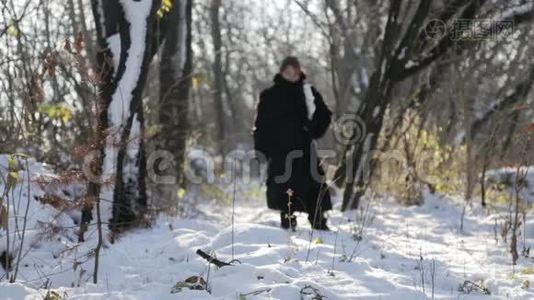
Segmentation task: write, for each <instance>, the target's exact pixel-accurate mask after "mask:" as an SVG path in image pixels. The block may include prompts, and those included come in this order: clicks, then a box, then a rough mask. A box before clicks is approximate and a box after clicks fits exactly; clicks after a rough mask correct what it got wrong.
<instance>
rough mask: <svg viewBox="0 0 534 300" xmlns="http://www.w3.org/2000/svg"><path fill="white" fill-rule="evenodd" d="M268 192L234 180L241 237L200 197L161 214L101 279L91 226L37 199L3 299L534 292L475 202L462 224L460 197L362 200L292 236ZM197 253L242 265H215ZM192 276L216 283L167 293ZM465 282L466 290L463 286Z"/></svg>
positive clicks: (227, 215)
mask: <svg viewBox="0 0 534 300" xmlns="http://www.w3.org/2000/svg"><path fill="white" fill-rule="evenodd" d="M0 163H1V162H0ZM34 187H35V186H34ZM20 188H21V190H18V191H15V194H16V193H17V192H20V195H22V197H23V198H24V197H25V196H24V193H25V192H24V191H25V185H24V184H22V185H21V186H20ZM35 188H36V187H35ZM260 188H261V185H260V184H252V185H250V186H239V185H238V192H237V195H238V197H237V198H238V199H237V201H236V210H235V224H234V234H233V240H234V243H233V245H232V224H231V216H232V208H231V205H220V204H218V203H216V202H210V201H208V200H204V201H202V202H201V203H199V205H198V209H200V210H201V211H202V212H203V213H204V215H203V217H201V218H197V219H180V218H176V217H169V216H160V217H159V218H158V219H157V220H156V222H155V224H154V226H153V227H152V228H150V229H137V230H132V231H129V232H127V233H125V234H123V235H122V236H120V237H119V239H118V240H117V241H116V242H115V243H114V244H108V245H107V247H106V248H105V249H104V250H103V252H102V253H101V264H100V266H101V269H100V272H99V283H98V284H97V285H94V284H92V283H90V282H91V274H92V269H93V258H92V256H91V249H92V247H94V236H95V232H94V231H91V232H90V234H89V235H88V239H89V241H88V242H86V243H82V244H78V243H77V242H76V239H75V234H74V233H75V231H74V230H75V227H76V226H74V223H71V224H70V225H69V222H72V221H70V220H72V218H66V217H65V218H52V216H53V213H52V212H53V210H52V209H50V207H47V206H46V205H42V204H35V203H34V204H32V206H31V207H30V216H32V221H31V222H29V224H28V229H29V231H28V235H27V242H26V243H25V248H24V249H23V250H24V251H23V253H25V255H24V258H23V259H22V263H21V269H20V270H19V278H18V282H17V283H15V284H9V283H7V282H6V280H5V278H4V279H3V280H2V281H1V282H0V299H43V296H44V295H46V294H47V292H48V291H49V290H51V291H55V292H56V293H57V294H58V295H60V296H62V297H64V298H65V299H158V300H159V299H239V300H242V299H284V300H286V299H320V298H313V297H314V296H317V295H322V296H324V299H403V300H405V299H426V298H429V299H431V298H432V297H434V298H436V299H452V298H458V299H492V298H493V299H532V298H534V290H533V289H534V287H529V285H530V281H532V280H533V279H534V268H533V266H532V263H533V260H532V259H530V258H526V257H523V256H521V257H520V259H519V263H518V265H516V266H515V267H514V266H512V265H511V256H510V254H509V252H508V248H509V246H508V244H506V243H504V242H503V240H502V238H501V236H500V228H499V226H500V224H501V223H502V220H501V219H500V217H499V215H497V214H490V215H487V214H486V213H485V212H484V211H483V210H482V209H480V208H479V207H477V206H476V205H475V208H468V209H467V212H466V216H465V220H464V228H463V230H462V231H461V230H460V229H459V228H460V216H461V212H462V206H461V200H460V199H450V198H447V199H442V198H440V197H438V196H435V195H430V194H427V195H426V196H425V204H424V205H423V206H421V207H404V206H400V205H398V204H396V202H395V201H393V200H392V199H383V198H374V199H371V200H369V199H366V201H364V203H363V204H362V205H361V206H362V210H360V211H358V212H352V213H349V214H344V215H343V214H341V213H340V212H339V211H338V210H335V211H333V212H331V213H330V218H329V226H330V227H331V228H332V230H333V231H332V232H317V231H314V232H313V236H311V237H310V234H311V233H312V232H311V231H310V227H309V225H308V223H307V220H306V216H305V215H304V214H302V215H299V216H298V223H299V225H298V228H297V230H296V232H289V231H286V230H282V229H280V228H279V227H278V223H279V215H278V214H277V213H275V212H272V211H269V210H267V209H266V208H265V203H264V199H263V198H262V196H263V194H262V193H261V191H260V193H257V192H258V190H259V189H260ZM36 189H37V190H38V188H36ZM1 190H3V186H2V185H0V191H1ZM251 190H253V191H254V192H250V191H251ZM229 192H231V191H229ZM255 194H256V195H260V196H251V195H255ZM335 198H336V200H338V199H337V197H335ZM369 201H371V202H369ZM338 205H339V203H338ZM19 212H20V211H19ZM74 219H75V218H74ZM37 220H39V221H40V222H38V221H37ZM50 222H52V223H53V224H57V225H58V226H59V225H61V226H63V227H67V228H65V229H64V230H58V231H57V232H56V233H55V234H54V235H52V236H47V237H43V235H42V234H41V233H42V232H43V230H42V229H39V224H41V225H40V226H41V227H42V226H43V224H47V223H50ZM54 222H55V223H54ZM362 224H365V225H364V226H362ZM496 224H497V225H496ZM68 226H71V227H72V228H69V227H68ZM529 229H532V230H529ZM1 239H2V240H3V239H5V235H3V236H2V237H1ZM310 241H311V242H310ZM525 241H526V245H527V247H528V246H529V245H531V244H532V243H534V218H530V217H529V218H528V219H527V226H526V239H525ZM0 246H2V247H5V244H1V245H0ZM522 247H523V236H521V238H520V243H519V250H520V251H521V249H522ZM197 249H202V250H203V251H205V252H207V253H210V254H214V255H215V256H216V257H217V258H218V259H220V260H222V261H225V262H230V261H232V259H235V261H234V262H233V265H232V266H225V267H222V268H216V267H214V266H213V265H211V267H210V266H208V263H207V261H206V260H204V259H203V258H201V257H200V256H198V255H197V254H196V253H195V252H196V251H197ZM0 251H2V249H0ZM232 253H233V255H232ZM2 272H3V270H1V269H0V276H1V275H2ZM191 276H200V277H202V278H203V279H204V280H205V281H206V282H207V289H208V291H206V290H190V289H188V288H182V289H181V290H180V289H175V290H174V291H173V292H174V293H171V290H172V289H173V287H174V286H175V285H176V284H177V283H178V282H183V281H184V280H185V279H187V278H189V277H191ZM466 281H467V285H466V286H465V288H464V290H469V293H468V291H464V292H461V291H459V286H460V285H463V284H464V283H465V282H466ZM477 286H478V287H483V288H486V289H487V290H488V291H489V292H490V293H491V294H490V295H484V293H483V292H482V291H481V289H479V288H477ZM43 287H48V288H43Z"/></svg>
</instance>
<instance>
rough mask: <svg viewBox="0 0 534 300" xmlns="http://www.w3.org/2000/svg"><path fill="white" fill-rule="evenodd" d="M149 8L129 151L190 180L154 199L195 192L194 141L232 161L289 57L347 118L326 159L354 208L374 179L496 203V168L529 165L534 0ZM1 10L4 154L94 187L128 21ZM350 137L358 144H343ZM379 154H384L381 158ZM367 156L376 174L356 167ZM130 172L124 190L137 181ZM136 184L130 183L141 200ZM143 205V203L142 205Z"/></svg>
mask: <svg viewBox="0 0 534 300" xmlns="http://www.w3.org/2000/svg"><path fill="white" fill-rule="evenodd" d="M104 2H105V1H104ZM113 3H115V4H113ZM98 5H102V6H104V9H103V11H101V13H102V15H101V16H100V21H99V20H95V11H97V12H98ZM106 5H107V6H106ZM113 5H115V6H113ZM150 5H151V11H152V12H153V14H151V15H150V16H149V18H148V19H147V22H148V23H147V24H148V25H147V26H148V27H149V28H150V30H148V31H147V32H146V33H145V34H146V40H147V41H148V40H150V41H152V43H151V45H150V46H151V48H150V51H147V52H150V54H149V55H147V56H146V57H145V60H144V61H143V64H142V65H140V66H141V67H140V68H141V71H139V70H137V71H136V70H134V71H133V73H131V72H132V71H128V70H127V68H129V66H123V65H122V63H123V62H118V61H117V62H115V63H114V66H115V69H116V70H117V69H120V68H121V67H124V68H125V69H126V71H124V72H125V74H130V75H131V74H134V75H133V76H139V77H138V78H137V79H139V80H138V81H136V82H137V84H138V87H139V88H138V89H137V90H136V92H135V93H140V94H139V95H137V96H135V95H134V96H133V98H132V99H133V100H132V102H131V103H136V101H139V103H141V105H140V106H139V107H137V106H134V104H132V106H131V113H132V114H133V113H134V111H135V112H137V114H136V118H138V119H139V120H140V121H141V125H140V127H141V133H140V136H142V142H137V143H139V144H138V145H137V146H136V147H137V148H135V147H134V148H133V149H134V150H133V151H134V152H135V151H138V152H139V151H141V152H139V153H142V152H144V153H145V154H133V156H128V155H127V156H128V157H129V158H132V159H134V160H135V165H136V166H138V167H139V166H140V165H141V166H143V165H144V164H143V163H140V161H143V160H146V153H149V154H150V153H153V152H154V151H155V150H158V149H160V150H161V149H163V150H167V151H170V152H171V153H172V156H173V157H172V158H173V159H174V160H175V162H174V167H173V168H174V169H173V170H170V171H169V170H167V172H170V173H171V174H175V175H177V176H178V178H179V180H178V181H177V182H176V183H175V184H174V185H172V188H171V190H170V192H169V190H168V188H163V190H162V189H161V188H160V187H158V184H155V183H154V182H151V181H150V180H146V185H148V188H147V189H148V194H149V195H158V194H157V193H163V194H160V195H164V196H163V197H153V199H152V201H153V202H150V201H149V202H150V203H152V204H153V205H156V206H157V205H159V204H158V203H157V201H171V200H172V199H174V198H176V195H180V191H181V189H182V188H185V189H186V190H187V187H186V185H187V184H186V183H184V180H183V172H184V171H183V168H182V166H183V160H184V156H185V157H186V158H187V153H189V152H190V151H193V150H198V149H203V151H206V153H210V154H211V155H213V156H214V157H222V155H224V154H226V153H228V152H231V151H233V150H235V149H244V150H247V149H251V148H252V145H251V143H252V139H251V128H252V123H253V120H254V114H255V113H254V111H255V104H256V101H257V97H258V94H259V92H260V91H261V90H262V89H264V88H266V87H268V86H269V85H270V84H271V83H272V78H273V76H274V75H275V73H276V72H277V71H278V65H279V62H280V60H281V59H282V58H283V57H284V56H286V55H290V54H291V55H295V56H297V57H299V58H300V60H301V62H302V65H303V66H304V69H305V71H306V73H307V74H308V80H309V81H310V82H312V84H313V85H314V86H316V87H317V89H318V90H319V91H321V93H322V94H323V95H324V98H325V99H326V101H327V104H328V105H329V106H330V108H331V109H332V110H333V111H334V113H335V117H336V120H338V122H337V123H336V124H335V126H332V130H330V132H329V133H328V134H327V136H326V137H324V138H323V140H321V141H320V147H319V148H321V149H333V150H335V151H336V153H337V155H336V157H330V158H328V159H327V160H325V163H327V165H328V166H329V168H328V169H329V173H328V176H329V180H330V181H332V182H333V183H334V184H336V185H338V186H339V187H344V190H343V191H344V192H343V193H344V194H343V205H342V208H343V209H347V208H355V207H357V205H358V199H359V197H360V196H361V194H362V193H364V191H365V190H366V188H367V187H368V186H369V185H372V186H373V189H372V190H373V192H377V193H391V194H393V195H397V196H398V199H399V200H400V201H403V202H406V203H407V204H414V203H419V202H420V201H422V198H421V191H422V190H423V189H424V188H429V189H430V190H432V191H438V192H444V193H460V194H463V195H465V197H466V199H471V198H473V195H477V196H478V195H482V199H483V200H482V201H483V202H484V203H485V202H486V198H488V197H490V198H491V197H493V198H491V199H497V198H498V197H497V196H495V195H493V196H492V195H489V196H487V195H486V194H487V189H488V187H487V186H486V185H487V184H488V183H487V180H486V175H485V173H486V171H487V170H490V169H495V168H501V167H506V166H518V165H527V164H528V163H531V162H532V159H533V153H534V151H533V148H532V143H531V134H532V127H533V125H532V117H533V110H532V109H533V106H532V95H533V92H532V84H533V81H534V63H533V61H532V57H533V55H534V43H533V42H532V41H533V37H534V35H533V33H534V27H533V26H532V19H533V10H532V2H531V1H525V0H513V1H505V0H502V1H501V0H496V1H485V0H436V1H398V0H392V1H367V0H346V1H345V0H343V1H333V0H278V1H251V0H226V1H222V0H198V1H191V0H174V1H170V0H164V1H162V2H160V1H150ZM114 8H115V9H118V10H119V11H114ZM1 13H2V16H1V20H0V89H1V93H0V129H1V130H0V142H1V147H0V152H2V153H16V152H24V153H27V154H29V155H31V156H33V157H35V158H36V159H37V160H38V161H42V162H46V163H49V164H51V165H53V166H54V168H55V169H56V171H57V172H58V173H63V174H70V175H69V176H70V179H69V180H78V181H82V182H83V181H84V180H85V178H83V176H84V175H81V174H82V172H81V170H82V165H83V163H84V159H86V158H87V155H88V153H90V152H91V151H93V150H95V149H96V150H98V149H103V148H105V147H104V146H103V145H102V139H103V135H102V133H104V135H105V134H106V133H105V132H106V131H105V130H106V128H105V127H106V126H105V124H106V122H104V121H105V119H106V117H107V118H108V119H110V120H112V121H116V119H113V118H114V117H113V116H112V114H113V113H112V112H110V109H111V108H110V107H109V104H110V102H111V98H112V96H111V95H106V83H105V82H104V83H103V81H105V80H106V78H104V77H105V76H102V75H103V74H108V75H109V72H108V73H106V71H105V70H103V69H105V68H103V66H102V62H103V61H105V59H106V57H107V58H111V59H117V57H114V55H110V53H109V51H110V50H111V52H113V51H117V50H116V49H119V50H118V51H119V53H120V55H123V52H127V50H128V49H127V46H128V45H127V44H125V40H122V42H123V43H122V44H121V40H120V39H119V40H118V42H117V40H116V39H114V38H113V37H114V34H119V35H120V34H122V32H121V30H126V29H124V28H122V27H121V26H120V15H121V14H120V5H119V1H110V2H107V4H102V3H101V2H100V1H92V2H90V1H82V0H62V1H56V0H2V1H1ZM97 14H98V13H97ZM117 16H119V17H117ZM113 18H119V19H113ZM98 24H100V25H98ZM100 26H101V27H100ZM99 27H100V30H99ZM101 28H105V29H106V30H104V31H102V30H101ZM110 28H111V29H110ZM140 34H141V35H142V34H143V33H140ZM129 38H131V39H133V38H135V34H133V35H132V36H130V37H129ZM117 43H118V44H117ZM106 46H107V47H106ZM113 47H115V50H114V49H113ZM117 47H118V48H117ZM121 49H122V50H121ZM106 51H107V52H106ZM121 51H122V52H121ZM106 53H107V54H106ZM113 54H117V52H113ZM120 55H119V56H120ZM147 57H148V58H147ZM128 72H130V73H128ZM135 72H137V75H136V73H135ZM119 73H120V72H119ZM115 75H116V76H119V75H120V74H119V75H117V74H115ZM110 76H114V75H110ZM125 76H126V75H125ZM113 80H116V78H115V79H113V78H112V79H111V81H109V82H113ZM109 82H108V83H109ZM143 87H144V88H143ZM108 92H109V91H108ZM102 95H104V96H102ZM106 97H108V98H106ZM102 99H104V100H102ZM106 99H107V100H106ZM128 103H129V102H128ZM347 115H348V116H352V117H350V118H348V119H347V118H346V117H344V116H347ZM131 118H132V115H130V119H128V116H126V117H123V118H122V119H121V118H120V117H119V119H120V122H125V123H119V125H117V124H113V122H111V121H110V122H111V124H110V127H111V125H114V126H119V127H121V128H123V129H125V130H126V129H127V131H126V132H129V130H130V129H128V128H130V127H131V126H132V125H131V123H132V121H131ZM103 120H104V121H103ZM133 122H134V123H135V120H134V121H133ZM126 123H128V124H127V125H126ZM121 124H122V125H121ZM129 126H130V127H129ZM339 132H341V133H342V134H344V135H345V136H349V137H350V139H349V140H350V143H338V142H337V139H336V134H339ZM119 140H120V139H119ZM120 141H122V144H124V139H123V140H120ZM120 141H119V142H120ZM139 145H140V146H139ZM125 147H127V146H124V145H122V146H120V147H119V148H120V149H121V151H122V152H121V151H119V152H121V153H122V154H123V155H122V156H121V154H120V153H119V155H118V158H116V159H117V161H118V162H117V161H116V162H115V163H114V164H113V163H112V164H111V166H113V168H122V165H123V164H124V165H127V162H126V161H127V160H128V158H125V157H124V153H125V151H126V150H124V149H125ZM140 149H141V150H140ZM372 150H378V151H379V152H372V153H373V154H372V155H370V153H371V151H372ZM97 153H98V152H97ZM107 154H109V153H107ZM97 156H98V155H97ZM106 157H109V155H108V156H106ZM100 159H102V157H100ZM215 161H216V163H217V164H218V165H219V164H222V162H221V159H219V160H215ZM119 162H120V163H119ZM95 164H96V165H98V164H100V165H102V164H105V163H104V162H102V161H101V160H100V161H99V160H98V159H97V160H96V163H95ZM368 164H369V165H370V166H371V167H369V168H367V169H369V170H371V171H369V172H368V174H367V175H370V176H357V173H358V172H359V171H358V170H361V169H362V167H363V166H365V165H368ZM93 168H94V166H93ZM96 169H97V170H98V167H97V168H96ZM139 169H140V170H136V171H135V172H138V173H141V175H139V174H134V175H132V176H133V177H132V178H134V177H136V176H137V180H139V179H140V178H144V177H145V174H144V172H146V170H142V169H143V167H139ZM171 169H172V168H171ZM216 169H217V170H220V169H221V168H220V167H218V168H216ZM347 170H348V171H347ZM384 170H385V171H384ZM160 171H161V170H160ZM117 173H119V174H120V173H121V171H120V170H118V171H117ZM218 174H219V173H218ZM354 175H356V176H354ZM124 176H126V175H124ZM180 178H181V179H180ZM117 180H119V181H121V179H117ZM122 180H123V182H124V184H122V188H123V189H124V190H126V191H127V192H128V189H130V188H132V187H129V183H132V182H129V183H128V182H126V180H125V179H122ZM129 180H131V178H130V179H129ZM133 181H135V180H133ZM141 181H142V182H141V183H139V182H137V183H133V186H134V187H133V189H134V190H136V191H135V193H138V192H139V190H143V191H142V193H141V194H146V192H145V190H144V189H145V187H144V185H145V182H144V180H141ZM89 191H91V188H89ZM177 191H178V192H177ZM93 192H95V193H96V190H93ZM115 193H117V190H115ZM165 195H166V196H165ZM117 197H119V198H120V196H115V198H117ZM138 197H139V198H143V197H145V196H143V195H141V196H139V195H138ZM145 198H146V197H145ZM149 198H150V197H149ZM155 199H156V200H155ZM162 199H166V200H162ZM115 200H116V199H115ZM117 201H123V202H124V201H130V200H124V199H123V200H120V199H119V200H117ZM139 201H140V202H139V203H141V204H142V205H141V206H146V203H147V200H146V199H144V200H143V199H141V200H139ZM172 201H174V200H172ZM172 201H171V202H167V204H168V203H174V202H172Z"/></svg>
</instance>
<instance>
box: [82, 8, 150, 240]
mask: <svg viewBox="0 0 534 300" xmlns="http://www.w3.org/2000/svg"><path fill="white" fill-rule="evenodd" d="M157 2H158V1H154V0H138V1H134V0H93V1H92V2H91V4H92V11H93V15H94V20H95V25H96V32H97V41H98V46H99V49H98V53H97V66H96V70H97V74H98V76H99V78H98V80H99V83H98V89H99V95H98V101H99V107H100V113H99V114H100V115H99V120H98V128H97V141H96V143H95V144H96V147H97V149H99V154H98V155H96V160H95V162H94V163H95V164H94V166H93V167H94V171H95V174H96V175H97V176H98V177H99V179H100V180H97V181H96V182H94V181H93V182H91V183H90V184H89V187H88V198H89V199H88V201H87V202H86V203H87V204H86V207H85V208H84V210H83V213H82V228H81V229H82V230H81V235H80V236H81V238H80V239H81V240H83V231H84V229H86V227H87V224H88V222H89V221H90V220H91V219H92V204H93V203H95V201H100V202H101V205H100V206H101V208H102V215H103V221H104V222H109V228H110V229H111V230H113V231H117V230H120V229H123V228H126V227H128V226H131V225H133V224H134V223H135V222H136V221H138V220H139V219H140V218H141V217H142V216H143V214H144V213H145V210H146V205H147V195H146V186H145V173H146V158H145V152H144V143H143V132H144V118H143V106H142V99H141V96H142V91H143V87H144V83H145V80H146V75H147V71H148V65H149V63H150V60H151V58H152V55H153V49H152V46H153V45H152V41H153V36H152V34H153V29H154V27H155V26H153V25H154V24H155V22H156V19H155V18H156V14H155V11H156V9H157V7H158V6H159V3H157Z"/></svg>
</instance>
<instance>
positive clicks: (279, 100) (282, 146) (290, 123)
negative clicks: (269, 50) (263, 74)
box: [253, 56, 332, 230]
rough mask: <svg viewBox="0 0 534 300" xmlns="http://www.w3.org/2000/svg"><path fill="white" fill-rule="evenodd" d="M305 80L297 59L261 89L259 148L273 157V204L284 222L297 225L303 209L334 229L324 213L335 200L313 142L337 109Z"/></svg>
mask: <svg viewBox="0 0 534 300" xmlns="http://www.w3.org/2000/svg"><path fill="white" fill-rule="evenodd" d="M305 79H306V76H305V75H304V73H303V72H302V71H301V68H300V63H299V61H298V59H297V58H295V57H292V56H289V57H286V58H285V59H284V60H283V61H282V64H281V67H280V73H278V74H276V76H275V77H274V85H273V86H271V87H270V88H268V89H265V90H263V91H262V92H261V93H260V100H259V103H258V106H257V111H256V120H255V123H254V130H253V136H254V149H255V150H256V151H259V152H261V153H262V154H263V155H264V156H265V158H266V159H267V163H268V164H267V165H268V169H267V206H268V207H269V208H271V209H275V210H279V211H280V212H281V213H280V218H281V226H282V227H283V228H286V229H287V228H291V229H294V228H295V226H296V218H295V216H294V215H293V213H294V212H296V211H301V212H307V213H308V220H309V221H310V224H311V225H312V227H313V228H315V229H320V230H328V227H327V225H326V218H325V217H324V216H323V213H324V212H325V211H326V210H330V209H332V202H331V200H330V193H329V191H328V189H327V185H326V184H325V183H324V171H323V169H322V168H321V166H320V162H319V159H318V157H317V153H316V149H315V145H314V144H313V140H314V139H318V138H320V137H321V136H323V135H324V133H325V132H326V130H327V129H328V126H329V125H330V121H331V116H332V112H331V111H330V110H329V109H328V107H327V106H326V104H325V103H324V101H323V98H322V96H321V94H320V93H319V92H318V91H317V90H316V89H315V88H314V87H313V86H311V85H310V84H308V83H306V82H305Z"/></svg>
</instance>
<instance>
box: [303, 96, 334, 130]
mask: <svg viewBox="0 0 534 300" xmlns="http://www.w3.org/2000/svg"><path fill="white" fill-rule="evenodd" d="M311 90H312V93H313V97H314V98H315V99H314V104H315V111H314V112H313V115H312V118H311V120H310V122H309V125H308V130H309V132H310V135H311V137H312V138H313V139H318V138H320V137H322V136H323V135H324V134H325V133H326V130H327V129H328V126H330V122H331V119H332V112H331V111H330V109H329V108H328V106H326V104H325V103H324V100H323V96H321V94H320V93H319V91H317V90H316V89H315V87H313V86H312V87H311Z"/></svg>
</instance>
